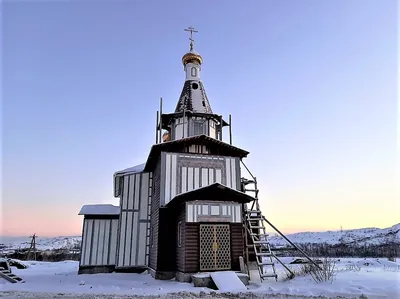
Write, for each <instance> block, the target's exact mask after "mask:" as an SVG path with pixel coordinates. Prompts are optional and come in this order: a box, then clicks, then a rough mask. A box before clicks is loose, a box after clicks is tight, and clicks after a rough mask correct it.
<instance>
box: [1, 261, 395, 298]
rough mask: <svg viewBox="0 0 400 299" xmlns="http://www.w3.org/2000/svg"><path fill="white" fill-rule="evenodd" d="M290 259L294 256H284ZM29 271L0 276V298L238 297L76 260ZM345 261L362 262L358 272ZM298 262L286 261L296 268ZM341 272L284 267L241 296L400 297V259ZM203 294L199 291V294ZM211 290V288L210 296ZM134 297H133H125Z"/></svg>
mask: <svg viewBox="0 0 400 299" xmlns="http://www.w3.org/2000/svg"><path fill="white" fill-rule="evenodd" d="M283 260H284V262H285V263H289V262H290V261H292V260H293V258H283ZM26 264H28V265H29V268H28V269H22V270H18V269H16V268H13V272H14V273H15V274H17V275H20V276H21V277H22V278H23V279H24V280H25V281H26V282H25V283H16V284H11V283H8V282H7V281H5V280H0V297H6V298H20V296H21V297H30V298H128V297H127V295H130V296H132V295H135V296H136V297H138V296H150V295H151V296H162V297H163V298H187V297H202V298H206V297H212V298H234V297H236V298H237V295H234V294H226V293H225V294H224V293H219V292H218V291H213V290H210V289H207V288H195V287H193V286H192V284H190V283H179V282H176V281H174V280H170V281H162V280H154V279H153V278H152V277H151V276H150V275H149V274H131V273H111V274H92V275H77V271H78V263H77V262H75V261H64V262H56V263H50V262H33V261H29V262H26ZM349 265H358V266H360V268H359V270H357V269H355V268H356V267H353V269H350V267H349ZM299 267H300V266H299V265H290V268H292V269H293V270H295V269H296V268H299ZM337 267H338V270H339V272H338V273H337V275H336V278H335V279H334V281H333V282H332V283H330V282H326V283H319V284H317V283H315V282H314V281H313V280H312V278H311V277H310V276H308V275H307V276H301V275H299V276H297V277H295V278H294V279H292V280H286V279H285V278H286V275H284V274H283V268H282V267H280V266H279V267H277V269H278V273H279V274H281V275H280V278H279V279H278V282H276V281H275V280H274V279H269V280H267V281H265V282H263V283H260V282H259V281H253V282H251V283H250V285H249V286H248V291H247V294H242V295H241V297H242V298H275V299H276V298H292V299H294V298H311V296H321V297H318V298H363V297H360V296H361V295H362V294H364V295H365V296H367V297H364V298H369V299H373V298H375V299H377V298H390V299H396V298H400V283H399V282H400V262H389V261H388V260H386V259H356V258H351V259H350V258H349V259H340V261H339V262H338V264H337ZM200 292H202V293H200ZM210 292H213V293H211V294H210ZM129 298H132V297H129Z"/></svg>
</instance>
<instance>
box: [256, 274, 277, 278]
mask: <svg viewBox="0 0 400 299" xmlns="http://www.w3.org/2000/svg"><path fill="white" fill-rule="evenodd" d="M260 276H261V278H264V277H274V278H276V277H277V276H278V275H277V274H261V275H260Z"/></svg>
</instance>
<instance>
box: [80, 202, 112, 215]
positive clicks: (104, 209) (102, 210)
mask: <svg viewBox="0 0 400 299" xmlns="http://www.w3.org/2000/svg"><path fill="white" fill-rule="evenodd" d="M119 212H120V209H119V207H118V206H113V205H110V204H97V205H84V206H83V207H82V208H81V210H80V212H79V214H78V215H119Z"/></svg>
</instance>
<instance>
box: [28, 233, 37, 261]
mask: <svg viewBox="0 0 400 299" xmlns="http://www.w3.org/2000/svg"><path fill="white" fill-rule="evenodd" d="M30 238H31V246H29V250H28V254H27V256H26V259H27V260H29V258H30V256H31V251H32V249H33V254H34V259H35V261H36V233H35V234H33V235H32V236H30Z"/></svg>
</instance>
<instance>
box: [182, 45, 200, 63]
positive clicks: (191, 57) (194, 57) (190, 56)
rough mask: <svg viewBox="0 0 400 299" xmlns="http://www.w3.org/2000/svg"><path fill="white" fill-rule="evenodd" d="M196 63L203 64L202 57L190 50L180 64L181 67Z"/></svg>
mask: <svg viewBox="0 0 400 299" xmlns="http://www.w3.org/2000/svg"><path fill="white" fill-rule="evenodd" d="M191 62H192V63H198V64H202V63H203V57H201V55H200V54H199V53H197V52H196V51H194V50H193V48H192V49H190V51H189V52H187V53H186V54H185V55H183V57H182V63H183V65H186V64H188V63H191Z"/></svg>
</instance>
